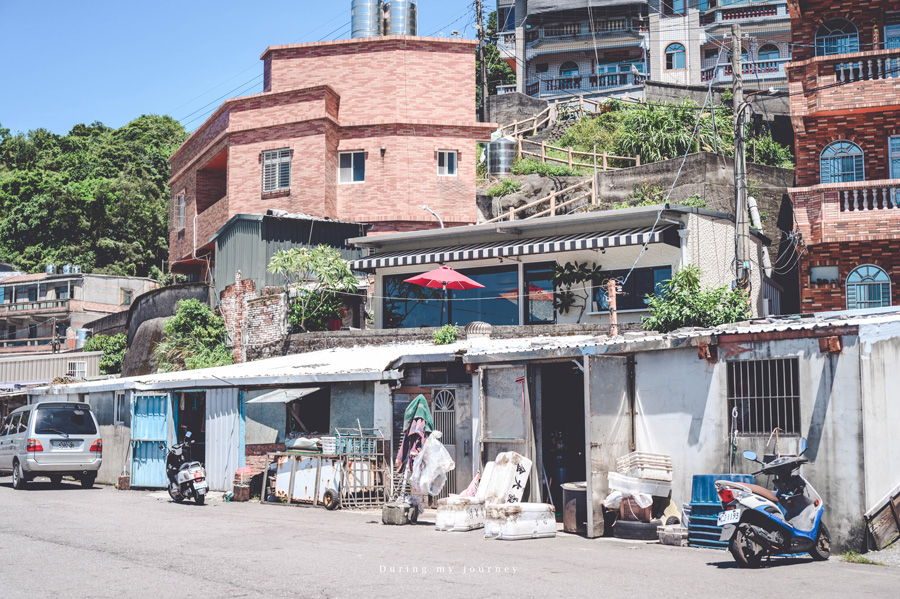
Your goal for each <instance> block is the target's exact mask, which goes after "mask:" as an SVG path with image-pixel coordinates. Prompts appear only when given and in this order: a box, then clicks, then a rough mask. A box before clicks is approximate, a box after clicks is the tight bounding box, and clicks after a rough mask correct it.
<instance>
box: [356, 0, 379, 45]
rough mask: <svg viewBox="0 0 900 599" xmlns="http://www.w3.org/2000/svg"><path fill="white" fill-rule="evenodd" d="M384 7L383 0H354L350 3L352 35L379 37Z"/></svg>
mask: <svg viewBox="0 0 900 599" xmlns="http://www.w3.org/2000/svg"><path fill="white" fill-rule="evenodd" d="M383 19H384V9H383V6H382V1H381V0H352V2H351V3H350V36H351V37H353V38H358V37H379V36H380V35H381V28H382V26H383Z"/></svg>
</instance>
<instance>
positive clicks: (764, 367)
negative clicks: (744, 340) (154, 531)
mask: <svg viewBox="0 0 900 599" xmlns="http://www.w3.org/2000/svg"><path fill="white" fill-rule="evenodd" d="M728 411H729V414H730V421H731V430H733V431H735V432H737V433H738V434H741V435H762V436H767V435H770V434H771V433H772V431H774V430H775V429H776V428H777V429H780V432H781V434H785V435H799V434H800V374H799V367H798V360H797V358H776V359H771V360H738V361H734V362H728Z"/></svg>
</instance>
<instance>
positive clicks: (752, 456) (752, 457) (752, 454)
mask: <svg viewBox="0 0 900 599" xmlns="http://www.w3.org/2000/svg"><path fill="white" fill-rule="evenodd" d="M744 457H745V458H747V459H748V460H750V461H751V462H755V461H757V460H756V452H755V451H750V450H749V449H748V450H747V451H745V452H744Z"/></svg>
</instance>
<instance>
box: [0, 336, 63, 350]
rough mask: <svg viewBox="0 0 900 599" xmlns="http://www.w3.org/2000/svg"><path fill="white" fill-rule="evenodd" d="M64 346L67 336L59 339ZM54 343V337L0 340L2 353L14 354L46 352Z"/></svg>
mask: <svg viewBox="0 0 900 599" xmlns="http://www.w3.org/2000/svg"><path fill="white" fill-rule="evenodd" d="M57 339H59V341H60V342H61V343H63V344H65V342H66V338H65V336H63V337H58V338H57ZM52 343H53V337H28V338H23V339H0V353H13V352H21V351H44V350H45V348H46V347H47V346H49V345H50V344H52Z"/></svg>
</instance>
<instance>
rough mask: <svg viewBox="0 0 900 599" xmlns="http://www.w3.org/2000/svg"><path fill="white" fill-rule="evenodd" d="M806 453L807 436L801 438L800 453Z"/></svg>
mask: <svg viewBox="0 0 900 599" xmlns="http://www.w3.org/2000/svg"><path fill="white" fill-rule="evenodd" d="M804 453H806V437H803V438H802V439H800V455H803V454H804Z"/></svg>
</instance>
